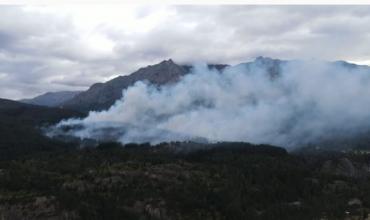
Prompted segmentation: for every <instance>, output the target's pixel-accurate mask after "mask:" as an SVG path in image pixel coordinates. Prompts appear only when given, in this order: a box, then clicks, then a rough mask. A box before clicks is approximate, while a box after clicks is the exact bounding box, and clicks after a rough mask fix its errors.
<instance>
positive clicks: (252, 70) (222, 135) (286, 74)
mask: <svg viewBox="0 0 370 220" xmlns="http://www.w3.org/2000/svg"><path fill="white" fill-rule="evenodd" d="M267 66H268V65H267ZM274 68H276V66H275V67H274ZM123 94H124V96H123V98H122V99H121V100H119V101H117V102H116V103H115V104H114V106H112V107H111V108H110V109H109V110H107V111H102V112H90V113H89V116H88V117H86V118H85V119H69V120H66V121H62V122H61V123H59V124H58V125H57V126H56V127H55V129H53V130H52V131H51V132H50V135H57V134H61V133H62V134H67V135H73V136H77V137H80V138H92V139H98V140H106V139H110V140H116V141H120V142H122V143H128V142H148V141H149V142H152V143H158V142H162V141H175V140H194V139H198V140H207V141H247V142H253V143H268V144H274V145H281V146H286V147H288V148H292V147H296V146H300V145H304V144H309V143H315V142H317V141H319V140H322V139H325V138H330V137H335V136H344V135H352V134H356V133H359V132H361V131H364V130H366V129H368V128H370V111H369V109H370V71H369V69H368V68H367V67H353V66H350V65H347V64H344V63H341V62H335V63H328V62H320V61H289V62H280V63H279V65H278V68H277V72H273V71H272V70H271V68H266V64H264V63H261V62H260V61H258V60H257V61H256V62H253V63H249V64H240V65H237V66H234V67H230V68H227V69H225V70H224V71H223V72H219V71H217V70H214V69H213V70H210V69H208V68H207V66H206V65H195V67H194V68H193V70H192V73H191V74H188V75H186V76H185V77H184V78H183V79H182V80H181V81H180V82H179V83H177V84H173V85H168V86H164V87H161V88H157V87H154V86H151V85H148V84H146V83H144V82H138V83H136V84H135V85H134V86H132V87H129V88H128V89H127V90H125V91H123ZM65 127H69V128H70V129H63V128H65Z"/></svg>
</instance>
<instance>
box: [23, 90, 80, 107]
mask: <svg viewBox="0 0 370 220" xmlns="http://www.w3.org/2000/svg"><path fill="white" fill-rule="evenodd" d="M79 93H81V91H61V92H47V93H45V94H42V95H39V96H36V97H34V98H31V99H22V100H19V101H20V102H23V103H27V104H32V105H41V106H48V107H56V106H59V105H60V104H62V103H64V102H66V101H68V100H70V99H72V98H73V97H75V96H76V95H78V94H79Z"/></svg>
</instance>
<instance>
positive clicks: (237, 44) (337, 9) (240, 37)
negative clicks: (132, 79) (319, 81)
mask: <svg viewBox="0 0 370 220" xmlns="http://www.w3.org/2000/svg"><path fill="white" fill-rule="evenodd" d="M0 15H1V19H0V97H2V98H11V99H19V98H25V97H32V96H35V95H38V94H41V93H44V92H47V91H61V90H83V89H87V88H88V87H89V86H90V85H91V84H93V83H95V82H102V81H106V80H109V79H111V78H113V77H115V76H118V75H126V74H129V73H131V72H133V71H135V70H136V69H137V68H139V67H142V66H146V65H149V64H153V63H156V62H159V61H161V60H163V59H168V58H172V59H173V60H174V61H175V62H178V63H191V62H195V61H204V62H212V63H229V64H235V63H238V62H244V61H249V60H252V59H253V58H254V57H256V56H260V55H263V56H270V57H274V58H281V59H324V60H348V61H352V62H356V63H360V64H370V25H369V24H370V7H369V6H355V7H349V6H224V5H223V6H210V5H208V6H170V5H162V6H161V5H128V4H126V5H117V4H110V5H101V4H99V5H69V6H68V5H54V6H0Z"/></svg>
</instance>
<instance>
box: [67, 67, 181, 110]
mask: <svg viewBox="0 0 370 220" xmlns="http://www.w3.org/2000/svg"><path fill="white" fill-rule="evenodd" d="M187 73H188V71H187V70H186V69H185V68H184V67H182V66H180V65H177V64H176V63H174V62H173V61H172V60H165V61H162V62H161V63H159V64H156V65H150V66H147V67H145V68H141V69H139V70H137V71H136V72H134V73H132V74H131V75H127V76H119V77H117V78H114V79H112V80H110V81H108V82H106V83H96V84H94V85H92V86H91V87H90V88H89V89H88V90H87V91H85V92H82V93H80V94H78V95H76V96H75V97H74V98H72V99H71V100H69V101H67V102H65V103H63V104H61V107H63V108H67V109H73V110H78V111H82V112H86V111H90V110H103V109H107V108H109V107H110V106H111V105H113V104H114V102H115V101H116V100H118V99H120V98H121V97H122V90H124V89H126V88H127V87H129V86H131V85H133V84H135V83H136V82H138V81H148V82H149V83H152V84H154V85H163V84H168V83H174V82H176V81H178V80H179V79H180V77H182V76H183V75H185V74H187Z"/></svg>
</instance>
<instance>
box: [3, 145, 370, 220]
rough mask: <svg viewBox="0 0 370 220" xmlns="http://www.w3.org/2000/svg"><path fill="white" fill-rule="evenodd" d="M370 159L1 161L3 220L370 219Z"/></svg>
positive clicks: (215, 149) (132, 150) (168, 156)
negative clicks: (369, 217) (369, 215)
mask: <svg viewBox="0 0 370 220" xmlns="http://www.w3.org/2000/svg"><path fill="white" fill-rule="evenodd" d="M369 161H370V157H369V156H368V155H367V154H361V155H360V154H354V153H335V154H334V153H331V154H328V153H319V154H318V155H317V154H314V153H312V152H311V153H305V154H288V153H287V152H286V151H285V150H284V149H282V148H277V147H271V146H265V145H261V146H255V145H251V144H247V143H219V144H213V145H210V144H195V143H168V144H161V145H158V146H149V145H147V144H144V145H135V144H130V145H126V146H125V147H123V146H121V145H119V144H116V143H105V144H101V145H99V146H98V147H96V148H84V149H80V150H78V149H75V150H71V149H70V150H64V151H58V152H53V151H51V152H43V153H42V152H40V153H35V154H31V155H28V156H26V157H22V158H17V159H15V160H3V161H1V162H0V219H142V220H145V219H189V220H194V219H320V218H322V219H345V218H354V219H355V217H356V218H358V219H365V218H366V217H367V215H368V213H370V209H369V208H370V184H369V180H370V179H369V174H370V172H369V167H370V166H369Z"/></svg>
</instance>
